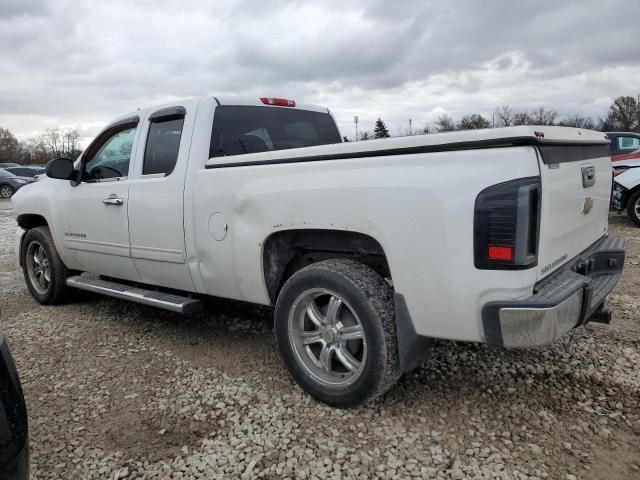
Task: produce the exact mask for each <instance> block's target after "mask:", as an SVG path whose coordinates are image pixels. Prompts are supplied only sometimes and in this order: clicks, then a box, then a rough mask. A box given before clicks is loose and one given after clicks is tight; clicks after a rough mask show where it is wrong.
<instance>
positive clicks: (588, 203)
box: [582, 197, 593, 215]
mask: <svg viewBox="0 0 640 480" xmlns="http://www.w3.org/2000/svg"><path fill="white" fill-rule="evenodd" d="M592 208H593V198H591V197H587V198H585V199H584V203H583V204H582V214H583V215H589V212H591V209H592Z"/></svg>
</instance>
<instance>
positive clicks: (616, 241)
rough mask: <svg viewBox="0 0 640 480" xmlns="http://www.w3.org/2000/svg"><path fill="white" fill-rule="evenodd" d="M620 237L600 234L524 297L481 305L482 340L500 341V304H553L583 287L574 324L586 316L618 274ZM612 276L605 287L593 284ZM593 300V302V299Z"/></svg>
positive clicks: (621, 255)
mask: <svg viewBox="0 0 640 480" xmlns="http://www.w3.org/2000/svg"><path fill="white" fill-rule="evenodd" d="M624 258H625V251H624V240H623V239H621V238H618V237H603V238H601V239H599V240H597V241H596V242H595V243H593V244H592V245H591V246H589V247H588V248H587V249H586V250H584V251H583V252H582V253H580V254H578V255H576V256H575V257H574V258H572V259H571V260H570V261H569V262H567V263H565V264H564V265H563V266H562V267H561V268H560V269H558V270H557V271H555V272H554V273H553V274H551V275H549V276H548V277H547V278H544V279H542V280H541V281H539V282H538V283H536V285H535V286H534V293H533V295H531V296H530V297H528V298H525V299H524V300H511V301H495V302H489V303H487V304H486V305H485V306H484V307H483V308H482V324H483V327H484V332H485V339H486V343H487V344H489V345H503V344H504V342H503V338H502V329H501V326H500V316H499V313H500V309H502V308H522V309H526V308H553V307H555V306H557V305H559V304H560V303H562V302H563V301H565V300H566V299H567V298H569V297H570V296H571V295H573V294H575V293H576V292H577V291H578V290H580V289H582V290H583V300H582V311H581V313H580V318H579V320H578V322H577V324H576V326H577V325H579V324H581V323H584V322H585V321H587V320H589V318H590V317H591V316H592V315H593V313H594V312H595V311H596V310H597V309H598V308H599V306H600V305H601V303H602V301H604V298H605V297H606V296H607V295H608V294H609V292H610V291H611V290H612V289H613V287H614V286H615V284H616V283H617V281H618V279H619V278H620V276H621V275H622V269H623V267H624ZM611 277H615V279H614V281H613V282H610V285H609V286H608V288H607V289H605V290H603V289H602V288H599V289H597V290H598V295H597V297H598V298H595V299H594V296H595V291H596V287H598V286H600V287H601V286H602V285H605V286H606V285H607V284H606V283H602V282H606V281H607V280H609V279H611ZM594 300H595V302H594Z"/></svg>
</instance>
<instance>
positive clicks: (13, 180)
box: [0, 168, 35, 198]
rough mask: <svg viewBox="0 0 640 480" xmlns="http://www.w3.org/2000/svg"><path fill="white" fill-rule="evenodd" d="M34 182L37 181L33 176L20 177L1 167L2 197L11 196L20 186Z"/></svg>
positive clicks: (0, 189) (0, 185)
mask: <svg viewBox="0 0 640 480" xmlns="http://www.w3.org/2000/svg"><path fill="white" fill-rule="evenodd" d="M33 182H35V179H34V178H33V176H31V177H19V176H17V175H14V174H13V173H11V172H7V171H6V170H5V169H3V168H0V198H11V197H12V196H13V194H14V193H16V191H18V190H19V189H20V188H22V187H24V186H25V185H27V184H28V183H33Z"/></svg>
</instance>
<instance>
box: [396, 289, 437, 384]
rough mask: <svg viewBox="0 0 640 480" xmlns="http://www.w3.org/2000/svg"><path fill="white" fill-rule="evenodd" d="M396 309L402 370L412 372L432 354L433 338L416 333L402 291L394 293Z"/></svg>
mask: <svg viewBox="0 0 640 480" xmlns="http://www.w3.org/2000/svg"><path fill="white" fill-rule="evenodd" d="M393 297H394V302H395V310H396V334H397V338H398V357H399V359H400V370H402V372H403V373H407V372H410V371H412V370H414V369H416V368H417V367H419V366H420V365H422V364H423V363H425V362H426V361H427V359H428V357H429V355H430V354H431V338H429V337H423V336H422V335H418V334H417V333H416V329H415V327H414V326H413V321H412V320H411V315H410V314H409V309H408V308H407V302H406V301H405V299H404V296H403V295H402V294H400V293H397V292H396V293H394V294H393Z"/></svg>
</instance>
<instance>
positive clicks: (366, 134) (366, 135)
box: [360, 131, 373, 140]
mask: <svg viewBox="0 0 640 480" xmlns="http://www.w3.org/2000/svg"><path fill="white" fill-rule="evenodd" d="M372 138H373V137H372V136H371V134H370V133H369V132H367V131H364V132H360V140H371V139H372Z"/></svg>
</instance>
